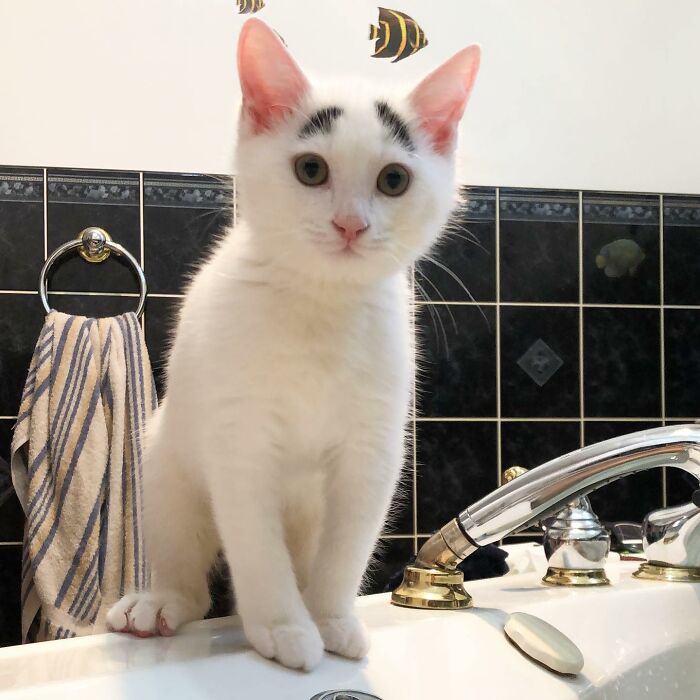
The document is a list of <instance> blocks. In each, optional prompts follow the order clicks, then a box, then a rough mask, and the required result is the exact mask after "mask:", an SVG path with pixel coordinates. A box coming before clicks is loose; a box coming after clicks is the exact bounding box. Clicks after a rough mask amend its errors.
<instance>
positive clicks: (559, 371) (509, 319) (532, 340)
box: [501, 306, 581, 418]
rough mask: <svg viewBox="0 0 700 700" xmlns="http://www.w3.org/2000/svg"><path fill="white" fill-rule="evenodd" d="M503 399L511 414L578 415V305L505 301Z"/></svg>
mask: <svg viewBox="0 0 700 700" xmlns="http://www.w3.org/2000/svg"><path fill="white" fill-rule="evenodd" d="M501 401H502V414H503V416H508V417H518V418H520V417H525V416H529V417H549V416H557V417H572V416H576V417H578V416H579V415H580V410H581V409H580V399H579V311H578V309H575V308H561V307H543V306H503V307H501Z"/></svg>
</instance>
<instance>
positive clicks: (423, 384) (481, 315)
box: [416, 304, 496, 418]
mask: <svg viewBox="0 0 700 700" xmlns="http://www.w3.org/2000/svg"><path fill="white" fill-rule="evenodd" d="M416 324H417V332H418V337H419V339H420V340H419V348H420V355H421V356H422V357H423V359H422V361H420V362H419V365H420V370H419V375H418V382H417V387H416V388H417V403H418V413H419V415H421V416H431V417H438V416H439V417H448V418H449V417H452V416H485V417H486V416H495V415H496V314H495V313H494V309H493V307H484V308H483V309H479V308H477V307H476V306H449V305H441V304H440V305H434V304H424V305H422V306H420V307H419V308H418V313H417V316H416Z"/></svg>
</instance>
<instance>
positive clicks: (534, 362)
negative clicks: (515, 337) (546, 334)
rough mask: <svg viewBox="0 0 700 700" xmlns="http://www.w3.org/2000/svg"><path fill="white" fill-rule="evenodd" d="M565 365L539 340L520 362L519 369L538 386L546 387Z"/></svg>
mask: <svg viewBox="0 0 700 700" xmlns="http://www.w3.org/2000/svg"><path fill="white" fill-rule="evenodd" d="M563 364H564V361H563V360H562V359H561V357H559V355H557V353H555V352H554V350H552V348H550V347H549V345H547V343H545V342H544V340H542V338H538V339H537V340H536V341H535V342H534V343H533V344H532V345H531V346H530V347H529V348H528V350H527V352H526V353H525V354H524V355H523V356H522V357H521V358H520V359H519V360H518V367H520V369H522V371H523V372H525V374H527V376H528V377H530V379H532V381H533V382H535V384H537V386H540V387H541V386H544V385H545V384H546V383H547V382H548V381H549V380H550V379H551V378H552V377H553V376H554V374H555V373H556V371H557V370H558V369H559V368H560V367H561V366H562V365H563Z"/></svg>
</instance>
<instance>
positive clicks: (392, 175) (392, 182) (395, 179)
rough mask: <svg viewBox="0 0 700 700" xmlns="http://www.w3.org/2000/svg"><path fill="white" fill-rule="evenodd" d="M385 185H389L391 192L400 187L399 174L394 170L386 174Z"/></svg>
mask: <svg viewBox="0 0 700 700" xmlns="http://www.w3.org/2000/svg"><path fill="white" fill-rule="evenodd" d="M386 184H387V185H389V187H390V188H391V189H392V190H395V189H396V188H397V187H399V186H400V185H401V173H399V172H397V171H396V170H392V171H390V172H388V173H387V174H386Z"/></svg>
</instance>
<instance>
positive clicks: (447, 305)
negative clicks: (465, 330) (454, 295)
mask: <svg viewBox="0 0 700 700" xmlns="http://www.w3.org/2000/svg"><path fill="white" fill-rule="evenodd" d="M414 269H415V271H416V272H417V273H419V274H420V275H421V276H422V277H423V279H424V280H425V281H426V282H427V283H428V284H429V285H430V286H431V287H432V288H433V289H434V290H435V293H436V294H437V295H438V296H439V297H440V301H442V302H443V304H445V308H446V309H447V311H448V312H449V314H450V319H451V321H452V325H453V327H454V329H455V334H457V333H458V332H459V330H458V328H457V321H455V317H454V314H453V313H452V308H451V307H450V306H449V304H448V303H447V301H446V300H445V297H444V296H443V295H442V293H441V292H440V290H439V289H438V287H437V285H436V284H435V283H434V282H433V281H432V280H431V279H430V277H428V275H426V274H425V272H423V270H421V269H420V267H418V265H415V266H414ZM414 281H415V282H416V283H417V280H415V278H414ZM430 301H431V300H430V299H426V302H430Z"/></svg>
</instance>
